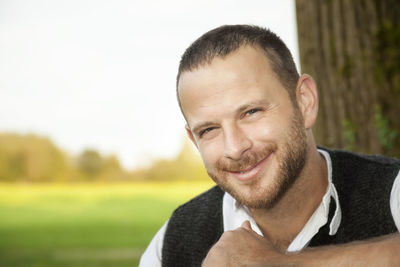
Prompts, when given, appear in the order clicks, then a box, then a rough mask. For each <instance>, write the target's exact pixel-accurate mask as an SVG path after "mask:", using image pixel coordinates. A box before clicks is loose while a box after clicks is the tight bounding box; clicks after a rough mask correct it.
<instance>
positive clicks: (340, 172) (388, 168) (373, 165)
mask: <svg viewBox="0 0 400 267" xmlns="http://www.w3.org/2000/svg"><path fill="white" fill-rule="evenodd" d="M320 149H322V150H325V151H327V152H328V153H329V155H330V157H331V161H332V169H333V173H332V174H333V179H335V180H338V178H340V180H342V178H344V177H346V178H347V179H349V178H352V179H353V180H360V179H361V180H369V179H372V180H376V179H378V180H381V181H382V180H386V181H394V178H395V177H396V176H397V174H398V172H399V169H400V159H397V158H391V157H387V156H383V155H365V154H359V153H354V152H349V151H345V150H339V149H327V148H320ZM336 182H338V181H336ZM347 182H349V181H347Z"/></svg>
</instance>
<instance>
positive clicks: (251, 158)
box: [216, 144, 276, 172]
mask: <svg viewBox="0 0 400 267" xmlns="http://www.w3.org/2000/svg"><path fill="white" fill-rule="evenodd" d="M274 151H276V145H273V144H269V145H266V146H264V147H263V148H262V149H261V151H258V152H257V151H248V152H246V154H244V155H243V157H241V158H240V159H239V160H232V159H229V158H221V159H219V160H218V161H217V163H216V169H217V170H220V171H227V172H240V171H244V170H247V169H249V168H251V167H253V166H254V165H256V164H257V163H258V162H260V161H261V160H263V159H264V158H266V157H267V156H268V155H269V154H271V153H272V152H274Z"/></svg>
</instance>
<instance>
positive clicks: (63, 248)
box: [0, 182, 212, 267]
mask: <svg viewBox="0 0 400 267" xmlns="http://www.w3.org/2000/svg"><path fill="white" fill-rule="evenodd" d="M211 186H212V183H211V182H209V183H207V182H203V183H183V182H180V183H131V184H79V185H9V184H0V266H7V267H8V266H24V267H25V266H137V264H138V262H139V258H140V255H141V254H142V252H143V251H144V249H145V248H146V246H147V244H148V243H149V241H150V240H151V238H152V236H153V235H154V234H155V233H156V231H157V230H158V229H159V227H160V226H161V225H162V224H163V223H164V222H165V221H166V220H167V219H168V218H169V216H170V214H171V212H172V211H173V209H174V208H175V207H177V206H178V205H179V204H181V203H183V202H184V201H186V200H188V199H190V198H192V197H193V196H195V195H197V194H198V193H200V192H202V191H205V190H206V189H208V188H210V187H211Z"/></svg>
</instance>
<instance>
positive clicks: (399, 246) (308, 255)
mask: <svg viewBox="0 0 400 267" xmlns="http://www.w3.org/2000/svg"><path fill="white" fill-rule="evenodd" d="M283 262H289V264H290V265H289V266H292V265H291V264H293V265H295V266H310V267H314V266H326V267H330V266H335V267H336V266H343V267H347V266H400V235H399V234H393V235H389V236H384V237H381V238H377V239H373V240H368V241H365V242H352V243H348V244H345V245H340V246H326V247H318V248H309V249H306V250H304V251H303V252H300V253H296V254H287V255H286V256H284V257H283ZM283 265H285V263H284V264H283Z"/></svg>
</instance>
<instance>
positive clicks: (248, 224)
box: [240, 220, 253, 231]
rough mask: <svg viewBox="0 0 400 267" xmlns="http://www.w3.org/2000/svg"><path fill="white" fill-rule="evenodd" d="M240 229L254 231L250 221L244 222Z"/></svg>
mask: <svg viewBox="0 0 400 267" xmlns="http://www.w3.org/2000/svg"><path fill="white" fill-rule="evenodd" d="M240 227H242V228H244V229H246V230H247V231H253V229H251V224H250V222H249V221H248V220H246V221H244V222H243V223H242V225H241V226H240Z"/></svg>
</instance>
